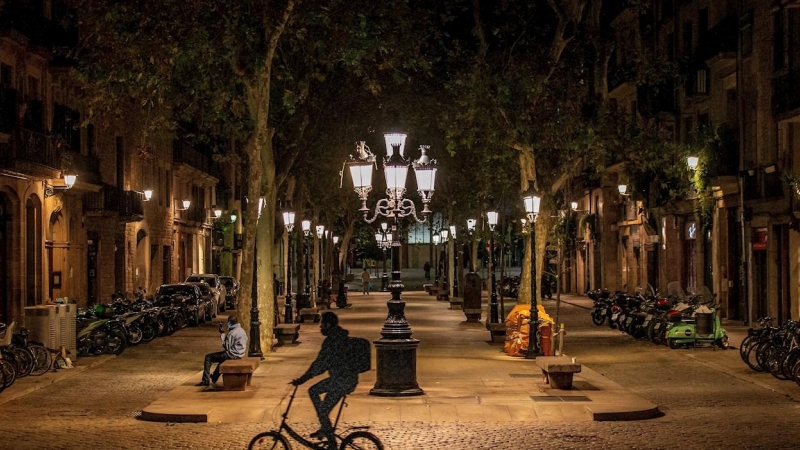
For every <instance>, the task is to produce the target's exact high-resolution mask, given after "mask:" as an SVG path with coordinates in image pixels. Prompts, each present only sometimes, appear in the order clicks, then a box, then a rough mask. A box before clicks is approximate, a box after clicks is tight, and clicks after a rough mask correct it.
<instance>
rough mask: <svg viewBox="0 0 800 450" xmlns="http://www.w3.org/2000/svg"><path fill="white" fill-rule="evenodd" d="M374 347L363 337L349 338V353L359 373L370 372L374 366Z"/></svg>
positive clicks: (354, 367)
mask: <svg viewBox="0 0 800 450" xmlns="http://www.w3.org/2000/svg"><path fill="white" fill-rule="evenodd" d="M371 349H372V347H371V346H370V343H369V341H368V340H366V339H363V338H356V337H348V338H347V354H348V356H349V357H350V358H351V359H350V361H351V362H352V367H353V369H354V370H355V371H357V372H358V373H364V372H369V370H370V369H371V368H372V350H371Z"/></svg>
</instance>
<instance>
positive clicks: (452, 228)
mask: <svg viewBox="0 0 800 450" xmlns="http://www.w3.org/2000/svg"><path fill="white" fill-rule="evenodd" d="M450 236H452V237H453V239H455V238H456V226H455V225H450Z"/></svg>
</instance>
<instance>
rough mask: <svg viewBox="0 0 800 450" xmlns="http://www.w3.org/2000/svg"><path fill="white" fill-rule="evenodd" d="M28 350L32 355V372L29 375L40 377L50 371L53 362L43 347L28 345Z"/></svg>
mask: <svg viewBox="0 0 800 450" xmlns="http://www.w3.org/2000/svg"><path fill="white" fill-rule="evenodd" d="M28 350H30V352H31V354H32V355H33V370H32V371H31V375H42V374H44V373H45V372H47V371H48V370H50V365H51V364H52V362H53V360H52V357H51V356H50V352H49V351H47V349H46V348H45V347H44V346H43V345H39V344H31V343H28Z"/></svg>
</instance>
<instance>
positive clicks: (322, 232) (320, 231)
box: [317, 225, 325, 239]
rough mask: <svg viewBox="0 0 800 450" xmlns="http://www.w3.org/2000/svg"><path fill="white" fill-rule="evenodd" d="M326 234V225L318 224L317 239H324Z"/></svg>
mask: <svg viewBox="0 0 800 450" xmlns="http://www.w3.org/2000/svg"><path fill="white" fill-rule="evenodd" d="M324 235H325V225H317V239H322V236H324Z"/></svg>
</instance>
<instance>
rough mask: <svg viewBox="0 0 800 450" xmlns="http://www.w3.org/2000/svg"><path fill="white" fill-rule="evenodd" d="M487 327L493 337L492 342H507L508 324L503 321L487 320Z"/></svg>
mask: <svg viewBox="0 0 800 450" xmlns="http://www.w3.org/2000/svg"><path fill="white" fill-rule="evenodd" d="M486 329H487V330H489V334H490V335H491V337H492V343H494V344H498V343H499V344H503V343H505V342H506V324H505V323H503V322H498V323H491V322H489V321H488V320H487V321H486Z"/></svg>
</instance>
